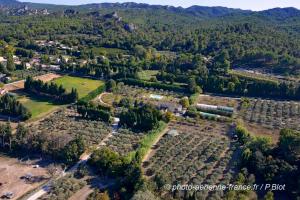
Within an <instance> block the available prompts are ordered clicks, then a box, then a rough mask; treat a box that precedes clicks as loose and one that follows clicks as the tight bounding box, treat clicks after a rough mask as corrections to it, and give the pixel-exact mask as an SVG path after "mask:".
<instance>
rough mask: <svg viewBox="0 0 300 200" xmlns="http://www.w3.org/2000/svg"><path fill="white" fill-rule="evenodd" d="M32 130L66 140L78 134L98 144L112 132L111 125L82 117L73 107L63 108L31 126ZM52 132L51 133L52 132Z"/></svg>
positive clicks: (88, 142)
mask: <svg viewBox="0 0 300 200" xmlns="http://www.w3.org/2000/svg"><path fill="white" fill-rule="evenodd" d="M29 129H30V132H32V133H35V134H39V135H45V134H46V135H51V134H52V135H53V137H54V136H55V137H61V138H63V139H62V140H64V141H65V142H68V141H70V140H72V139H73V138H74V137H75V136H76V135H81V136H83V138H84V140H85V141H86V142H87V144H88V145H90V146H91V145H97V144H99V142H100V141H101V140H103V139H104V138H105V137H106V136H107V135H108V134H109V133H110V132H111V128H110V126H109V125H107V124H105V123H103V122H100V121H91V120H86V119H82V118H81V117H80V116H79V115H78V114H77V112H76V111H75V110H74V109H72V108H64V109H61V110H59V111H57V112H55V113H53V114H51V115H50V116H49V117H47V118H45V119H43V120H41V121H38V122H35V123H33V124H31V125H30V126H29ZM50 133H51V134H50Z"/></svg>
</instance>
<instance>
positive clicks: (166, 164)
mask: <svg viewBox="0 0 300 200" xmlns="http://www.w3.org/2000/svg"><path fill="white" fill-rule="evenodd" d="M168 128H169V130H171V132H175V133H176V134H175V135H174V134H169V133H170V132H168V133H167V134H165V135H164V136H163V137H162V138H161V139H160V141H159V142H158V143H157V144H156V145H155V147H154V148H153V149H154V150H153V152H152V153H151V154H153V155H152V156H150V158H149V159H148V160H146V161H144V163H143V171H144V175H145V176H146V177H147V178H148V179H153V180H154V177H155V176H158V177H163V179H164V180H166V182H167V184H170V185H176V184H182V185H184V184H192V185H201V184H209V185H218V184H228V183H230V182H231V181H232V178H233V176H234V174H235V161H236V160H237V159H238V157H237V156H238V151H235V143H234V142H233V141H231V139H230V137H229V132H230V127H229V125H228V124H226V123H218V122H213V121H205V120H201V121H197V122H196V121H191V122H188V121H173V122H171V123H170V124H169V127H168ZM168 192H171V191H168ZM176 192H178V193H177V194H176V199H182V198H183V195H185V194H184V192H183V191H176ZM194 192H195V191H190V193H189V195H191V194H193V193H194ZM169 194H170V193H169ZM167 196H168V195H167V194H165V196H164V198H165V199H167V198H168V197H167ZM195 196H196V198H197V199H221V198H222V197H223V196H224V194H223V192H220V191H212V192H209V191H205V190H204V191H197V192H196V193H195Z"/></svg>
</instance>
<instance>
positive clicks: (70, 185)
mask: <svg viewBox="0 0 300 200" xmlns="http://www.w3.org/2000/svg"><path fill="white" fill-rule="evenodd" d="M86 184H87V183H86V182H85V181H83V180H78V179H76V178H73V177H70V176H67V177H64V178H60V179H58V180H56V181H55V182H54V183H53V186H54V187H53V188H51V190H50V193H49V194H47V195H46V196H45V197H43V199H49V200H50V199H51V200H52V199H53V200H59V199H68V198H70V197H71V196H72V195H73V194H74V193H75V192H76V191H78V190H80V189H81V188H83V187H84V186H85V185H86Z"/></svg>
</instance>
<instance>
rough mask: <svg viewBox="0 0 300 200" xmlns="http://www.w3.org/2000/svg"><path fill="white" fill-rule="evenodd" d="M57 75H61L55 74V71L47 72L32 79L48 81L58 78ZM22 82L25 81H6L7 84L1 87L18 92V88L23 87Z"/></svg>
mask: <svg viewBox="0 0 300 200" xmlns="http://www.w3.org/2000/svg"><path fill="white" fill-rule="evenodd" d="M59 77H61V75H59V74H55V73H48V74H43V75H39V76H36V77H34V79H36V80H41V81H43V82H48V81H51V80H53V79H56V78H59ZM24 83H25V80H20V81H16V82H13V83H8V84H5V85H4V87H3V89H5V90H7V91H9V92H18V91H19V90H22V89H24Z"/></svg>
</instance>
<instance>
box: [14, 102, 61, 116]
mask: <svg viewBox="0 0 300 200" xmlns="http://www.w3.org/2000/svg"><path fill="white" fill-rule="evenodd" d="M18 100H19V101H20V102H21V103H22V104H23V105H24V106H25V107H26V108H28V109H29V110H30V112H31V114H32V116H31V119H35V118H38V117H40V116H41V115H43V114H45V113H49V112H51V111H52V110H55V109H56V108H58V107H59V106H58V105H55V104H53V103H51V102H49V101H46V100H42V99H38V98H34V97H29V96H21V97H19V99H18Z"/></svg>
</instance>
